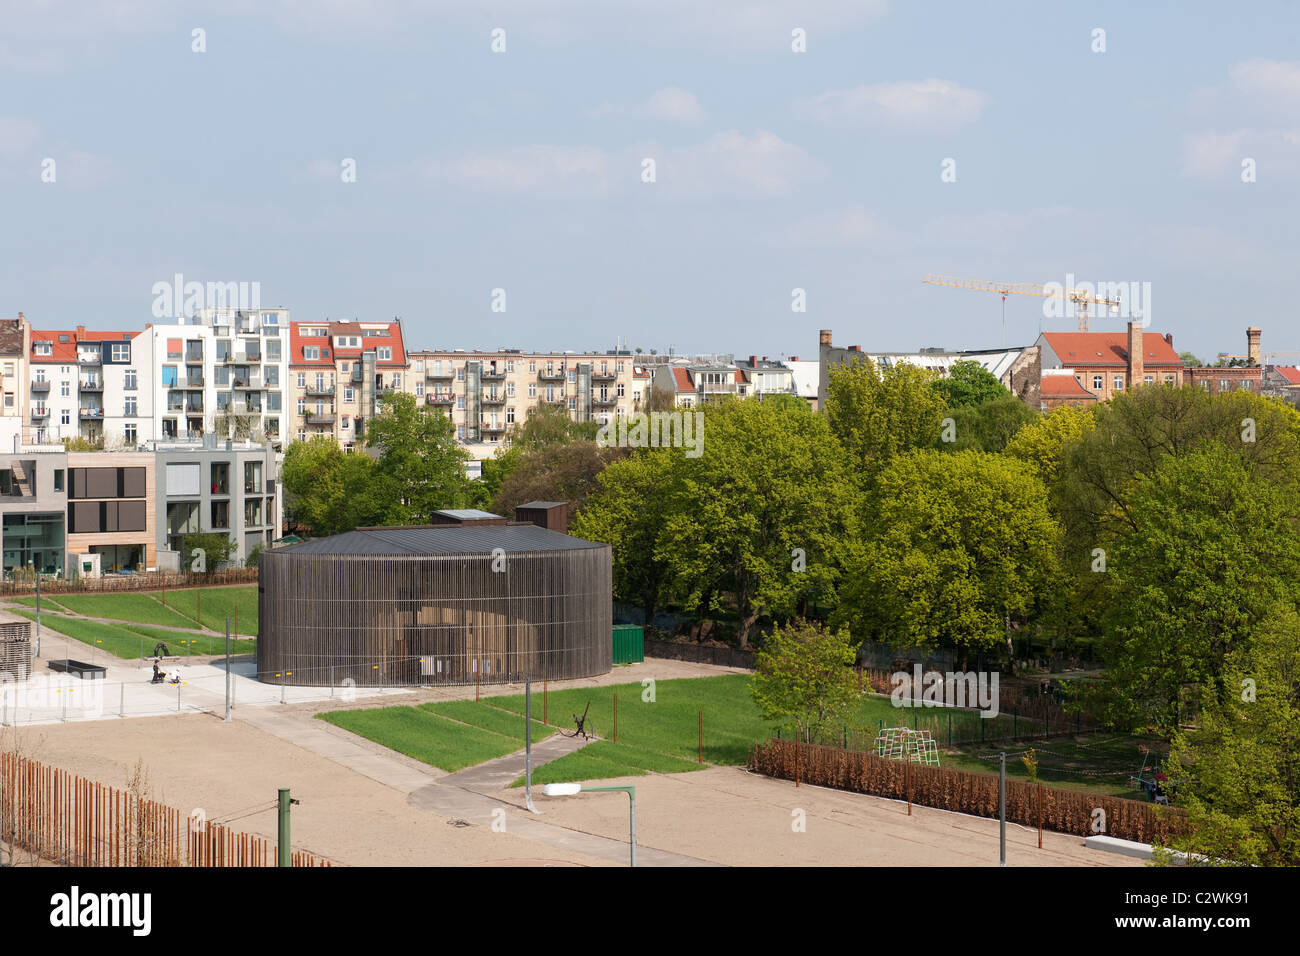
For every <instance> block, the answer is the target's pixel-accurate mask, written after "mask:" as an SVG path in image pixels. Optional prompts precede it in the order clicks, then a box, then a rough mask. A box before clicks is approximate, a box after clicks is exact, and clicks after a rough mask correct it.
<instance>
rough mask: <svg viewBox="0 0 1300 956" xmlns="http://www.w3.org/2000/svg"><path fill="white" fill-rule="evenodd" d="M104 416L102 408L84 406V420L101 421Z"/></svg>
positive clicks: (82, 412) (82, 415)
mask: <svg viewBox="0 0 1300 956" xmlns="http://www.w3.org/2000/svg"><path fill="white" fill-rule="evenodd" d="M103 417H104V410H103V409H102V408H83V409H82V410H81V420H82V421H100V420H102V419H103Z"/></svg>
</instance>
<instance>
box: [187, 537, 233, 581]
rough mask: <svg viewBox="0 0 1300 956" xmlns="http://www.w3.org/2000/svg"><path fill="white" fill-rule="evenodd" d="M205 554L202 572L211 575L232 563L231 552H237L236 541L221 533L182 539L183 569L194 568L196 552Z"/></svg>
mask: <svg viewBox="0 0 1300 956" xmlns="http://www.w3.org/2000/svg"><path fill="white" fill-rule="evenodd" d="M196 548H197V549H199V550H201V551H202V552H203V565H202V567H201V568H199V570H200V571H206V572H208V573H211V572H213V571H216V570H217V567H218V566H219V565H222V564H226V563H227V562H229V561H230V552H232V551H234V550H235V542H234V539H232V538H231V537H230V535H228V534H223V533H221V532H219V531H213V532H208V533H204V534H187V535H185V537H184V538H182V539H181V569H182V570H186V569H189V568H191V567H192V564H193V560H194V550H195V549H196Z"/></svg>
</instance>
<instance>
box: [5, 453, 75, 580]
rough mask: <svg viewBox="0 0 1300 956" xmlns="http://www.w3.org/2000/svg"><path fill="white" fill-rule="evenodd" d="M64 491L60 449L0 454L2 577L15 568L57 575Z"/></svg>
mask: <svg viewBox="0 0 1300 956" xmlns="http://www.w3.org/2000/svg"><path fill="white" fill-rule="evenodd" d="M56 447H57V446H56ZM67 489H68V456H67V455H66V454H64V452H63V450H62V449H61V448H60V449H59V450H58V451H53V450H49V449H45V450H30V451H25V452H20V453H17V454H8V453H5V452H4V450H3V449H0V543H2V545H3V551H4V573H5V576H6V577H7V578H8V577H12V576H13V574H14V573H15V572H16V571H17V570H18V569H19V568H32V567H35V568H39V569H40V573H42V574H62V573H63V570H64V568H65V567H66V565H65V537H66V520H67V512H68V492H67Z"/></svg>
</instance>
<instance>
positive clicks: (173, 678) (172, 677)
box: [167, 668, 181, 684]
mask: <svg viewBox="0 0 1300 956" xmlns="http://www.w3.org/2000/svg"><path fill="white" fill-rule="evenodd" d="M167 679H168V681H169V682H170V683H172V684H179V683H180V682H181V672H180V669H179V668H178V669H176V670H174V671H172V672H171V673H170V674H169V675H168V676H167Z"/></svg>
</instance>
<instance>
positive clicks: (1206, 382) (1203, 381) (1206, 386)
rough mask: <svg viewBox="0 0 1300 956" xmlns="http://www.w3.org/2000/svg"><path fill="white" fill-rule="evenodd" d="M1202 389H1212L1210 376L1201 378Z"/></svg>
mask: <svg viewBox="0 0 1300 956" xmlns="http://www.w3.org/2000/svg"><path fill="white" fill-rule="evenodd" d="M1201 390H1202V391H1205V392H1208V391H1209V390H1210V380H1209V379H1208V378H1203V379H1201Z"/></svg>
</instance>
